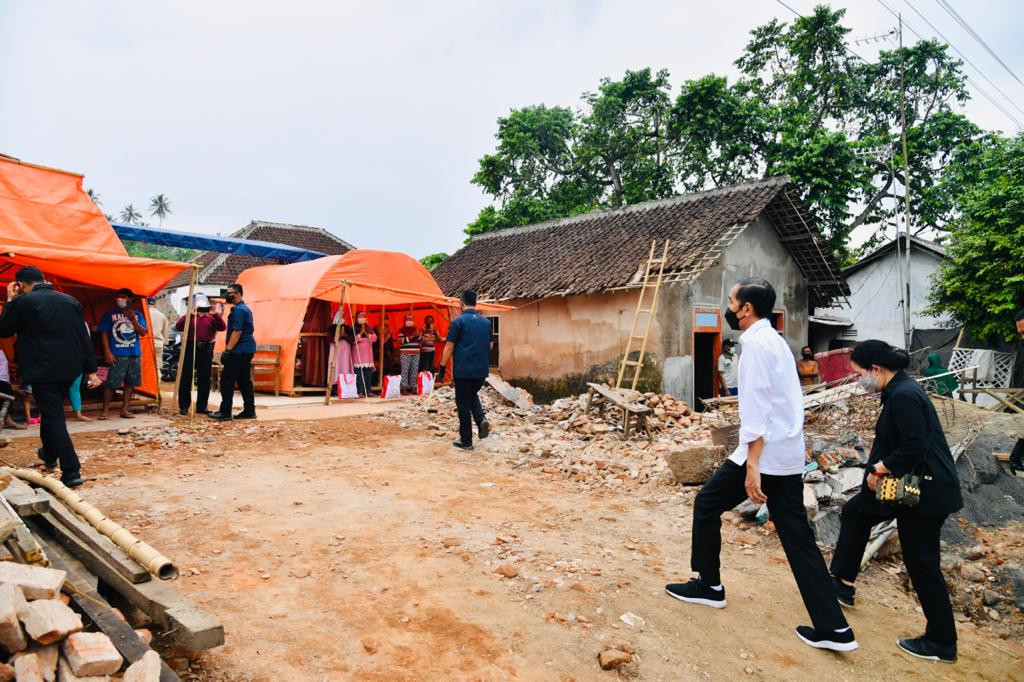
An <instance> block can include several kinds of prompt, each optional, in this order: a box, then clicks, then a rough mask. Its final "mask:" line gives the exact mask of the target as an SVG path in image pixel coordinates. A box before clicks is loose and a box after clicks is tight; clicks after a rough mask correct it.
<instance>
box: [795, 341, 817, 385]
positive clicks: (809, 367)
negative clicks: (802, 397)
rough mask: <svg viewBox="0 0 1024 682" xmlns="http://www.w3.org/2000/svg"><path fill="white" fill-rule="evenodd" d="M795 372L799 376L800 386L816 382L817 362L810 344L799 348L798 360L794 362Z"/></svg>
mask: <svg viewBox="0 0 1024 682" xmlns="http://www.w3.org/2000/svg"><path fill="white" fill-rule="evenodd" d="M796 373H797V375H798V376H799V377H800V385H801V386H813V385H814V384H816V383H818V363H817V361H816V360H815V359H814V353H812V352H811V347H810V346H804V347H803V348H801V349H800V360H798V361H797V363H796Z"/></svg>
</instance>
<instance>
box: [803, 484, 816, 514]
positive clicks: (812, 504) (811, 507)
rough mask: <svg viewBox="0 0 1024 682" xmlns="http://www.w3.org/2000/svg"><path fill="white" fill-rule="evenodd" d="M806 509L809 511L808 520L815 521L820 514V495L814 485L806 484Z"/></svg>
mask: <svg viewBox="0 0 1024 682" xmlns="http://www.w3.org/2000/svg"><path fill="white" fill-rule="evenodd" d="M804 509H806V510H807V518H811V519H813V518H814V516H815V514H817V513H818V495H817V493H815V491H814V486H813V485H807V484H806V483H805V484H804Z"/></svg>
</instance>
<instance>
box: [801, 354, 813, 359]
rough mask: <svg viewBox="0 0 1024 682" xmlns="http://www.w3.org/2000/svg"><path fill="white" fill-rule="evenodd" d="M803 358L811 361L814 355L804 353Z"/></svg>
mask: <svg viewBox="0 0 1024 682" xmlns="http://www.w3.org/2000/svg"><path fill="white" fill-rule="evenodd" d="M803 356H804V360H812V359H814V355H813V354H812V353H804V354H803Z"/></svg>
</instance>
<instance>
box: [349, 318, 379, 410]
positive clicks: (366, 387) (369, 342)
mask: <svg viewBox="0 0 1024 682" xmlns="http://www.w3.org/2000/svg"><path fill="white" fill-rule="evenodd" d="M353 333H354V335H355V343H354V344H353V346H352V362H353V364H355V368H356V388H357V389H358V390H359V395H360V396H361V397H363V398H365V397H367V396H369V395H370V387H371V386H373V344H374V343H376V342H377V330H376V329H374V328H373V327H371V326H370V325H369V324H367V323H366V311H365V310H360V311H359V312H358V313H356V326H355V329H354V330H353Z"/></svg>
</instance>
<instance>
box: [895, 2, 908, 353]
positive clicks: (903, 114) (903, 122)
mask: <svg viewBox="0 0 1024 682" xmlns="http://www.w3.org/2000/svg"><path fill="white" fill-rule="evenodd" d="M897 19H898V20H899V43H900V138H901V141H902V143H903V226H904V228H905V231H906V242H907V243H906V248H907V250H906V256H907V261H906V269H905V270H904V276H903V286H904V289H903V341H904V344H905V346H904V347H905V348H906V349H907V351H908V352H909V351H910V336H911V330H910V161H909V158H908V153H907V107H906V104H905V101H904V100H905V98H906V90H907V88H906V82H905V80H904V73H903V15H902V14H900V15H899V16H898V17H897ZM896 246H897V247H899V235H897V237H896ZM896 253H897V257H898V254H899V249H898V248H897V251H896Z"/></svg>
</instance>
